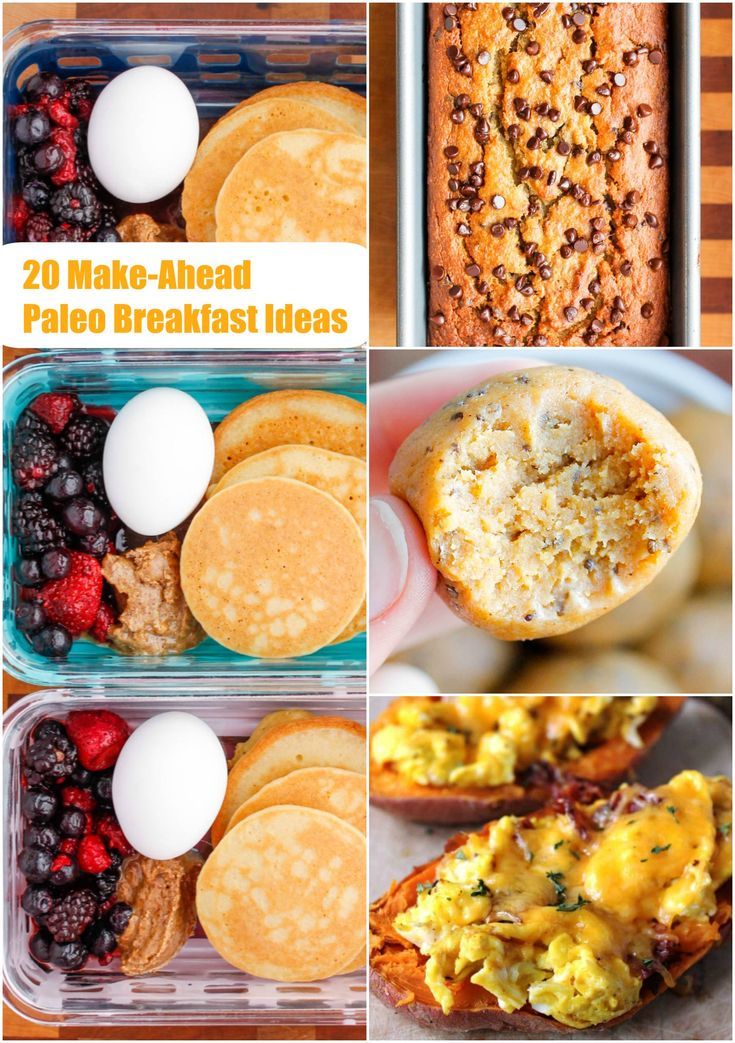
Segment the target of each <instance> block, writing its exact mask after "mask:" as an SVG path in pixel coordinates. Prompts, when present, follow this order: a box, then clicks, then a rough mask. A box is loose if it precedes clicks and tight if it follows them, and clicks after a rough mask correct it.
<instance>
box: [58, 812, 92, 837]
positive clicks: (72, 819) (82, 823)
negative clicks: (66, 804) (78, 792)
mask: <svg viewBox="0 0 735 1043" xmlns="http://www.w3.org/2000/svg"><path fill="white" fill-rule="evenodd" d="M86 828H87V816H86V815H85V814H84V812H83V811H80V809H79V808H67V810H66V811H65V812H64V814H63V815H62V816H61V818H60V819H59V829H60V830H61V832H62V833H63V834H64V836H65V837H81V836H84V830H85V829H86Z"/></svg>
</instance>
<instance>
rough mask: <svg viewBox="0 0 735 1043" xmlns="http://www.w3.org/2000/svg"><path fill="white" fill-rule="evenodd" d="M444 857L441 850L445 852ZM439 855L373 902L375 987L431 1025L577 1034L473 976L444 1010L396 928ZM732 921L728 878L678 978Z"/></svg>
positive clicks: (647, 996) (678, 964)
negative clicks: (508, 1006) (506, 1003)
mask: <svg viewBox="0 0 735 1043" xmlns="http://www.w3.org/2000/svg"><path fill="white" fill-rule="evenodd" d="M466 839H467V835H466V834H464V833H459V834H457V835H456V836H454V837H452V838H451V839H450V840H449V841H448V842H447V844H446V845H445V851H447V852H448V851H453V850H454V849H455V848H457V847H461V846H462V844H464V843H465V841H466ZM440 857H441V856H440ZM439 861H440V858H437V859H434V860H433V861H432V862H428V863H426V864H425V865H423V866H418V867H417V868H416V869H414V870H413V872H412V873H410V874H409V875H408V876H407V877H405V878H404V879H403V880H402V881H401V882H400V883H397V884H396V883H394V884H393V885H392V886H391V888H390V890H389V891H387V892H386V894H384V895H383V896H382V897H381V898H379V899H378V900H377V901H376V902H374V903H373V905H372V906H371V910H370V990H371V992H372V993H373V994H374V995H375V996H377V998H378V999H379V1000H381V1002H382V1003H384V1004H385V1005H386V1006H388V1007H393V1008H395V1009H397V1010H405V1011H406V1013H407V1014H408V1015H410V1017H412V1018H413V1019H414V1020H415V1021H417V1022H418V1023H419V1024H421V1025H425V1026H427V1027H428V1028H434V1029H440V1030H444V1031H452V1032H471V1031H473V1030H478V1029H487V1030H490V1031H498V1030H501V1029H508V1028H510V1029H513V1030H514V1031H516V1032H518V1033H519V1035H521V1036H522V1034H523V1033H549V1032H553V1033H558V1034H563V1035H569V1034H573V1033H574V1032H576V1031H578V1030H577V1029H574V1028H571V1027H570V1026H569V1025H564V1024H562V1023H561V1022H558V1021H556V1020H555V1019H554V1018H551V1017H548V1016H547V1015H545V1014H539V1013H537V1012H536V1011H535V1010H533V1009H532V1008H531V1007H524V1008H522V1009H521V1010H517V1011H515V1012H513V1013H507V1012H506V1011H504V1010H502V1009H501V1008H500V1007H499V1006H498V1004H497V1002H496V1000H495V998H494V997H493V996H492V995H490V994H489V993H488V992H486V991H485V990H484V989H482V988H480V987H479V986H477V985H473V984H472V983H470V982H468V981H464V982H462V983H460V984H459V985H458V986H457V987H455V989H454V993H455V1007H454V1009H453V1010H452V1011H450V1013H449V1014H444V1013H443V1012H442V1010H441V1007H440V1006H439V1005H438V1003H437V1002H436V1000H435V999H434V997H433V996H432V994H431V992H430V990H429V988H428V986H427V985H426V982H425V981H424V963H425V959H424V957H422V956H421V954H420V953H419V951H418V949H416V948H415V946H413V945H412V944H411V943H410V942H408V941H406V940H405V939H404V938H402V937H401V936H400V935H399V934H398V933H397V932H396V931H395V930H394V928H393V921H394V919H395V917H396V916H397V915H398V913H399V912H403V910H405V909H406V908H408V907H409V906H410V905H413V904H414V902H415V901H416V893H417V887H418V885H419V884H421V883H430V882H431V881H433V880H434V879H435V875H436V866H437V863H438V862H439ZM731 921H732V891H731V884H730V882H729V881H728V883H727V884H725V885H723V886H722V887H721V888H720V890H719V891H718V892H717V912H716V914H715V916H714V917H713V919H712V920H711V921H710V923H709V924H702V925H695V927H694V929H693V930H692V931H691V932H690V939H689V943H688V945H689V948H688V950H687V951H682V952H680V954H679V955H678V956H677V958H676V959H675V960H674V961H673V962H670V963H668V964H667V970H668V972H669V973H670V975H671V977H672V979H673V980H674V982H676V981H678V980H679V978H681V977H682V975H684V974H685V973H686V972H687V971H688V970H689V969H690V968H691V967H693V966H694V964H695V963H698V962H699V961H700V960H701V959H702V958H703V957H704V956H706V955H707V953H708V952H709V951H710V950H711V949H712V948H714V947H715V946H717V945H719V944H720V943H721V942H722V941H723V940H724V939H725V938H726V937H727V935H728V934H729V930H730V925H731ZM668 988H669V986H668V985H667V984H666V983H665V982H664V980H663V979H662V978H660V977H658V976H654V977H653V978H651V979H649V980H648V981H647V982H646V983H645V984H644V986H643V990H642V993H641V998H640V1000H639V1001H638V1003H636V1004H635V1006H633V1007H631V1009H630V1010H629V1011H627V1012H626V1013H625V1014H622V1015H621V1016H620V1017H619V1018H614V1019H613V1020H611V1021H607V1022H605V1027H607V1026H612V1025H617V1024H619V1023H620V1022H622V1021H627V1020H628V1019H629V1018H632V1017H633V1016H634V1015H635V1014H636V1013H637V1012H638V1011H639V1010H641V1009H642V1008H643V1007H645V1006H647V1005H648V1004H649V1003H650V1002H651V1001H652V1000H654V999H656V997H657V996H660V995H661V994H662V993H663V992H665V991H666V990H667V989H668Z"/></svg>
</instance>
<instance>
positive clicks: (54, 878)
mask: <svg viewBox="0 0 735 1043" xmlns="http://www.w3.org/2000/svg"><path fill="white" fill-rule="evenodd" d="M78 875H79V865H78V864H77V860H76V858H74V856H73V855H62V856H61V861H60V862H59V864H58V865H57V867H56V869H54V870H53V871H52V872H51V873H50V874H49V881H50V882H51V883H52V884H53V885H54V887H66V885H67V884H72V883H74V881H75V880H76V878H77V876H78Z"/></svg>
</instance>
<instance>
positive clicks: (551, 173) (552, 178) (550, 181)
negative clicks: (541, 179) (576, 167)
mask: <svg viewBox="0 0 735 1043" xmlns="http://www.w3.org/2000/svg"><path fill="white" fill-rule="evenodd" d="M555 181H556V171H555V170H551V171H549V174H548V176H547V178H546V184H547V185H548V186H549V188H551V186H552V185H553V184H554V182H555Z"/></svg>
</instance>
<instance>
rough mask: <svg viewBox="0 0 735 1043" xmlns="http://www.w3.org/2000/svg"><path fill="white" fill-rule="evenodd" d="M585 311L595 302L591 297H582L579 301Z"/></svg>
mask: <svg viewBox="0 0 735 1043" xmlns="http://www.w3.org/2000/svg"><path fill="white" fill-rule="evenodd" d="M579 303H580V304H581V306H582V307H583V308H584V309H585V311H589V310H590V308H591V307H592V305H593V304H594V303H595V302H594V301H593V300H592V298H591V297H582V299H581V300H580V302H579Z"/></svg>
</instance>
